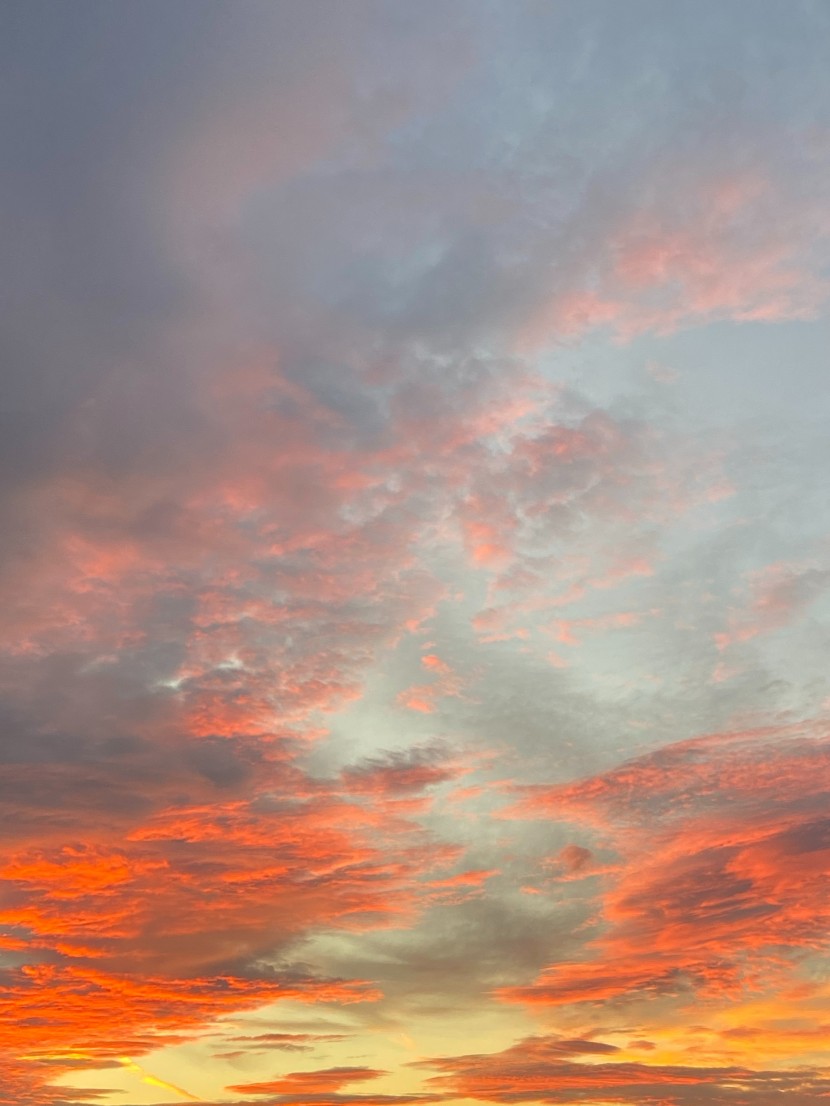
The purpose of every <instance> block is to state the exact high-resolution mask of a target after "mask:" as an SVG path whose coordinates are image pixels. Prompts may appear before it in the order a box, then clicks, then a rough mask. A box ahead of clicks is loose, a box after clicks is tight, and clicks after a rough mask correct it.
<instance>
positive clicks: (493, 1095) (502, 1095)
mask: <svg viewBox="0 0 830 1106" xmlns="http://www.w3.org/2000/svg"><path fill="white" fill-rule="evenodd" d="M615 1051H616V1050H615V1049H614V1047H613V1046H608V1045H604V1044H603V1043H602V1042H600V1041H592V1040H589V1041H580V1040H575V1041H567V1040H564V1041H563V1040H561V1039H559V1038H556V1037H553V1036H550V1037H547V1036H543V1037H528V1038H525V1039H524V1040H522V1041H519V1042H517V1043H516V1044H514V1045H512V1046H511V1047H509V1048H506V1049H504V1050H502V1051H500V1052H496V1053H488V1054H484V1055H481V1054H470V1055H466V1056H448V1057H440V1058H436V1059H432V1060H426V1061H421V1062H420V1063H419V1065H418V1066H419V1067H424V1068H433V1069H437V1070H439V1071H440V1072H441V1074H440V1075H437V1076H434V1077H432V1078H431V1079H430V1080H428V1083H429V1084H430V1085H432V1086H434V1087H435V1088H436V1090H439V1091H444V1092H445V1093H448V1094H450V1095H452V1096H457V1097H463V1098H474V1099H478V1100H479V1101H486V1102H504V1103H510V1102H549V1103H577V1102H585V1101H586V1100H590V1099H597V1100H601V1101H603V1102H615V1103H617V1102H621V1103H624V1102H647V1103H668V1104H671V1106H685V1104H688V1106H692V1104H695V1103H707V1102H711V1101H712V1099H713V1096H717V1101H718V1102H735V1103H751V1104H753V1106H755V1104H757V1106H768V1104H770V1103H772V1102H774V1101H776V1100H777V1099H779V1098H780V1096H781V1095H782V1094H796V1095H798V1100H799V1102H801V1101H803V1102H805V1103H819V1102H821V1101H822V1100H823V1099H824V1098H825V1097H826V1094H827V1087H828V1080H827V1077H826V1076H825V1075H822V1073H820V1072H818V1071H813V1070H811V1069H800V1070H769V1071H755V1070H751V1069H745V1068H734V1067H731V1068H730V1067H723V1068H706V1067H681V1066H676V1067H674V1066H672V1067H669V1066H661V1065H657V1064H655V1065H648V1064H642V1063H615V1062H613V1061H611V1062H607V1061H605V1060H601V1061H600V1060H594V1059H591V1060H590V1061H588V1059H587V1058H589V1057H599V1056H603V1055H604V1054H609V1053H610V1054H613V1053H614V1052H615ZM582 1056H584V1057H586V1060H582V1059H581V1057H582Z"/></svg>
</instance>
